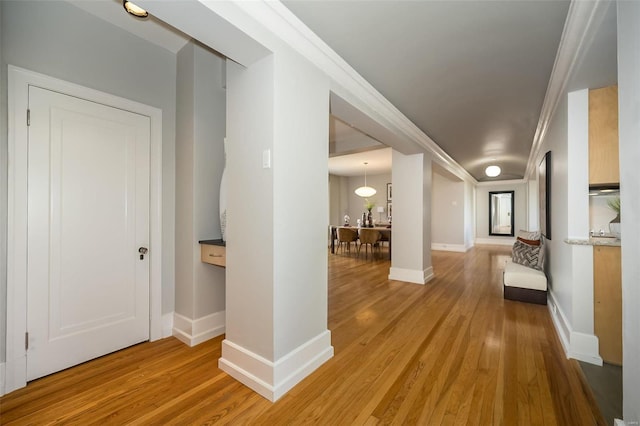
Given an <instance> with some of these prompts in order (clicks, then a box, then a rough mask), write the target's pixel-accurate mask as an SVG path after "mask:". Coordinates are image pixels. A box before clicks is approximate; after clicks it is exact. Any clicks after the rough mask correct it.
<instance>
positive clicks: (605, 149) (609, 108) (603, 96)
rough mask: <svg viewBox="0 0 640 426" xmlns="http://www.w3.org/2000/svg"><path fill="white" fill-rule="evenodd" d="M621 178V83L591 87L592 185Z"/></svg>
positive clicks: (604, 183)
mask: <svg viewBox="0 0 640 426" xmlns="http://www.w3.org/2000/svg"><path fill="white" fill-rule="evenodd" d="M619 182H620V159H619V155H618V86H608V87H603V88H601V89H593V90H589V185H611V184H619Z"/></svg>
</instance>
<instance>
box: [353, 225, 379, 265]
mask: <svg viewBox="0 0 640 426" xmlns="http://www.w3.org/2000/svg"><path fill="white" fill-rule="evenodd" d="M359 238H360V245H359V246H358V256H360V249H361V248H362V245H363V244H364V245H365V247H364V250H365V255H364V258H365V259H366V258H367V256H368V254H369V247H368V246H369V245H371V256H372V257H373V248H374V247H375V246H376V245H377V244H378V241H380V231H378V230H375V229H367V228H362V229H360V235H359ZM378 248H380V246H379V245H378Z"/></svg>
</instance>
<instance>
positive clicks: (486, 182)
mask: <svg viewBox="0 0 640 426" xmlns="http://www.w3.org/2000/svg"><path fill="white" fill-rule="evenodd" d="M523 183H527V180H526V179H510V180H484V181H482V182H478V183H477V184H476V186H506V185H521V184H523Z"/></svg>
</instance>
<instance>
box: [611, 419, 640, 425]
mask: <svg viewBox="0 0 640 426" xmlns="http://www.w3.org/2000/svg"><path fill="white" fill-rule="evenodd" d="M636 424H637V423H636ZM613 426H626V423H625V422H624V420H620V419H613Z"/></svg>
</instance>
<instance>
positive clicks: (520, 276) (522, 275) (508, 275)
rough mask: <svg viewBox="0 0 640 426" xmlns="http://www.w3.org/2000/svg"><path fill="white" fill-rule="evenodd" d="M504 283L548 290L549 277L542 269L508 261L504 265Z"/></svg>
mask: <svg viewBox="0 0 640 426" xmlns="http://www.w3.org/2000/svg"><path fill="white" fill-rule="evenodd" d="M504 285H505V286H507V287H519V288H528V289H531V290H540V291H546V290H547V277H546V275H545V274H544V272H542V271H539V270H537V269H533V268H528V267H526V266H523V265H520V264H518V263H513V262H510V261H507V262H506V264H505V265H504Z"/></svg>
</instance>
